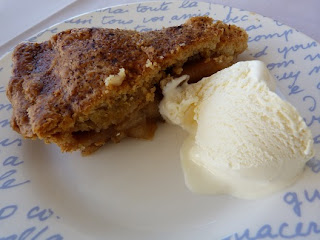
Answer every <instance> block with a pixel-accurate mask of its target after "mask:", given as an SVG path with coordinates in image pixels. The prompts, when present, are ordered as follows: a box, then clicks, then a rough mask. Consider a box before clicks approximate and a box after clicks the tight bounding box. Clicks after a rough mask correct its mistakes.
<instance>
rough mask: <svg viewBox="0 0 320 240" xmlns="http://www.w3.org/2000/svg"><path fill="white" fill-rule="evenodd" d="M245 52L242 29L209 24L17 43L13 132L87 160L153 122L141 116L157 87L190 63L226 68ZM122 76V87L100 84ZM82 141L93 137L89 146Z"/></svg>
mask: <svg viewBox="0 0 320 240" xmlns="http://www.w3.org/2000/svg"><path fill="white" fill-rule="evenodd" d="M246 47H247V34H246V33H245V31H244V30H242V29H240V28H238V27H235V26H230V25H227V24H224V23H222V22H217V23H212V19H211V18H208V17H195V18H191V19H189V20H188V21H187V22H186V23H185V24H183V25H181V26H176V27H170V28H165V29H163V30H158V31H151V32H146V33H138V32H135V31H131V30H119V29H98V28H82V29H71V30H67V31H63V32H61V33H58V34H56V35H55V36H53V37H52V38H51V39H50V40H48V41H46V42H43V43H39V44H38V43H22V44H20V45H18V46H17V47H16V48H15V50H14V53H13V62H14V67H13V76H12V78H11V80H10V82H9V86H8V89H7V96H8V98H9V100H10V101H11V102H12V106H13V116H12V121H11V123H12V127H13V128H14V129H15V130H16V131H17V132H19V133H21V134H22V135H23V136H24V137H26V138H40V139H44V140H45V141H46V142H48V143H50V142H55V143H57V144H58V145H59V146H60V147H61V149H62V151H73V150H77V149H82V150H84V151H86V150H85V149H86V148H87V151H88V153H90V152H91V151H90V150H88V149H91V148H92V147H93V148H94V147H99V146H101V145H103V144H104V142H105V141H107V140H108V139H114V140H115V141H117V139H116V138H117V136H119V135H130V133H129V132H130V131H134V130H132V129H138V126H139V125H141V126H142V125H143V124H145V123H146V122H148V121H149V120H148V119H157V118H159V114H158V113H157V111H156V113H155V112H154V110H153V111H150V110H148V109H150V107H149V106H155V104H154V101H155V96H156V95H157V94H155V92H156V91H158V90H157V89H158V84H159V82H160V81H161V79H163V78H166V77H168V76H170V74H171V75H172V74H174V73H173V69H176V68H179V67H180V68H181V67H182V65H183V64H184V63H185V62H186V61H188V59H189V60H190V59H192V58H194V57H195V58H202V59H204V58H217V59H220V58H221V57H222V58H225V59H229V61H230V63H231V62H232V61H233V60H234V58H235V57H236V56H237V55H238V54H240V53H241V52H243V51H244V50H245V49H246ZM121 69H123V70H124V76H121V78H123V79H121V80H123V81H122V83H121V82H120V83H121V84H120V85H117V84H114V85H112V84H109V85H108V84H106V82H105V80H106V79H107V78H108V77H110V76H117V75H118V74H119V72H120V70H121ZM153 109H154V107H153ZM137 113H139V114H137ZM138 115H139V116H138ZM140 118H141V119H140ZM135 119H139V121H136V120H135ZM128 121H129V122H135V121H136V124H131V125H132V126H129V125H130V124H129V125H128ZM130 129H131V130H130ZM136 132H137V131H136ZM140 133H141V131H140ZM87 135H90V136H99V135H100V136H99V137H97V139H98V138H99V140H92V141H89V142H88V141H87V140H84V139H85V138H86V137H85V136H87ZM102 135H103V137H101V136H102ZM87 138H90V137H87ZM91 138H92V139H94V138H93V137H91ZM119 139H120V138H119Z"/></svg>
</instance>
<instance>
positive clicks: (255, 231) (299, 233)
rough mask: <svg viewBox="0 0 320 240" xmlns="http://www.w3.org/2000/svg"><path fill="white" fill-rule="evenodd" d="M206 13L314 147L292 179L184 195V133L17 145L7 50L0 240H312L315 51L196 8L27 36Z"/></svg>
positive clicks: (131, 14)
mask: <svg viewBox="0 0 320 240" xmlns="http://www.w3.org/2000/svg"><path fill="white" fill-rule="evenodd" d="M195 15H209V16H211V17H213V18H215V19H221V20H224V21H225V22H227V23H230V24H237V25H239V26H241V27H244V28H245V29H246V30H247V31H248V33H249V36H250V39H249V48H248V50H247V51H246V52H245V53H244V54H243V55H242V56H241V57H240V59H242V60H245V59H260V60H263V61H264V62H265V63H266V64H268V68H269V69H270V70H271V72H272V73H273V74H274V75H275V77H276V78H277V80H278V81H277V83H278V88H279V89H280V90H281V92H282V93H283V94H284V95H285V97H286V99H287V100H289V101H290V102H291V103H292V104H293V105H295V106H296V107H297V109H298V110H299V111H300V113H301V114H302V115H303V116H304V118H305V121H306V122H307V124H308V125H309V126H310V128H311V129H312V132H313V135H314V141H315V147H316V150H317V155H316V157H315V158H314V159H313V160H312V161H310V162H309V163H308V166H307V167H306V171H305V173H304V175H303V177H302V179H301V180H299V181H298V182H297V183H296V184H295V185H294V186H292V187H291V188H288V189H286V190H285V191H283V192H279V193H276V194H274V195H272V196H269V197H266V198H263V199H260V200H255V201H245V200H239V199H235V198H232V197H229V196H199V195H194V194H192V193H191V192H189V191H188V190H187V188H186V187H185V185H184V181H183V174H182V171H181V167H180V162H179V161H180V160H179V148H180V145H181V143H182V140H183V138H184V136H185V134H184V133H183V132H182V130H180V129H179V128H178V127H174V126H169V125H167V124H161V125H160V126H159V129H158V131H157V133H156V136H155V138H154V140H152V141H143V140H134V139H127V140H125V141H123V142H121V143H120V144H108V145H106V146H105V147H103V148H102V149H100V150H99V151H98V152H96V153H95V154H93V155H92V156H90V157H86V158H83V157H81V156H80V154H79V153H77V152H76V153H71V154H70V153H68V154H62V153H60V150H59V149H58V147H56V146H55V145H45V144H44V143H43V142H41V141H31V140H23V139H21V136H19V135H18V134H17V133H15V132H13V131H12V130H11V128H10V126H9V124H8V120H9V119H10V115H11V108H10V105H9V102H8V100H7V98H6V95H5V88H6V85H7V82H8V80H9V77H10V71H11V56H10V53H9V54H8V55H7V56H5V57H3V58H2V60H1V61H0V199H1V201H0V239H36V240H38V239H51V240H53V239H228V240H236V239H243V240H246V239H250V240H256V239H288V238H289V239H319V234H320V212H319V207H320V193H319V190H318V187H319V180H320V175H319V174H318V173H319V172H320V156H319V152H320V151H319V148H320V46H319V44H318V43H317V42H315V41H314V40H312V39H310V38H308V37H307V36H305V35H303V34H301V33H299V32H297V31H296V30H294V29H292V28H290V27H288V26H285V25H282V24H281V23H279V22H277V21H274V20H271V19H269V18H265V17H262V16H260V15H257V14H254V13H251V12H247V11H242V10H238V9H232V8H230V7H224V6H220V5H213V4H209V3H200V2H198V3H197V2H191V1H184V2H173V3H170V2H154V3H142V4H135V5H128V6H120V7H113V8H108V9H104V10H98V11H96V12H92V13H88V14H85V15H82V16H77V17H75V18H72V19H69V20H67V21H65V22H64V23H61V24H58V25H56V26H53V27H51V28H49V29H46V30H45V31H43V32H41V33H39V34H38V35H37V36H34V37H32V38H30V39H29V41H43V40H46V39H48V38H49V37H50V36H51V35H52V34H54V33H57V32H59V31H61V30H64V29H67V28H74V27H93V26H94V27H108V28H116V27H118V28H127V29H136V30H138V31H145V30H151V29H159V28H162V27H163V26H170V25H177V24H180V23H182V22H184V21H185V20H186V19H187V18H188V17H190V16H195Z"/></svg>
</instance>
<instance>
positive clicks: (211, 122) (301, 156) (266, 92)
mask: <svg viewBox="0 0 320 240" xmlns="http://www.w3.org/2000/svg"><path fill="white" fill-rule="evenodd" d="M187 79H188V76H182V77H180V78H178V79H176V80H174V81H172V82H170V83H168V84H167V86H166V87H165V89H164V91H163V93H164V98H163V100H162V102H161V104H160V113H161V114H162V116H163V117H164V118H165V119H166V120H167V121H168V122H171V123H173V124H177V125H180V126H181V127H182V128H183V129H185V130H186V131H188V132H189V137H188V138H187V139H186V140H185V142H184V144H183V146H182V148H181V152H180V155H181V161H182V166H183V170H184V175H185V180H186V184H187V186H188V187H189V188H190V189H191V190H192V191H194V192H197V193H203V194H230V195H233V196H236V197H240V198H246V199H252V198H257V197H260V196H263V195H267V194H270V193H272V192H275V191H278V190H280V189H283V188H285V187H286V186H288V185H290V184H292V183H293V182H294V181H295V180H296V179H297V177H298V176H299V175H300V174H301V173H302V171H303V169H304V166H305V163H306V162H307V161H308V160H309V159H310V158H311V157H312V156H313V154H314V151H313V139H312V134H311V132H310V130H309V129H308V128H307V126H306V124H305V122H304V121H303V119H302V117H301V116H300V115H299V113H298V111H297V110H296V109H295V108H294V107H293V106H292V105H291V104H290V103H288V102H286V101H284V100H282V99H281V98H280V97H279V96H278V95H277V94H276V93H274V92H273V91H274V90H275V87H276V83H275V80H274V78H273V77H272V76H271V74H270V73H269V71H268V69H267V68H266V66H265V64H264V63H263V62H261V61H246V62H239V63H236V64H234V65H233V66H231V67H229V68H227V69H224V70H222V71H220V72H218V73H216V74H214V75H212V76H210V77H208V78H204V79H202V80H201V81H199V82H198V83H195V84H188V83H187Z"/></svg>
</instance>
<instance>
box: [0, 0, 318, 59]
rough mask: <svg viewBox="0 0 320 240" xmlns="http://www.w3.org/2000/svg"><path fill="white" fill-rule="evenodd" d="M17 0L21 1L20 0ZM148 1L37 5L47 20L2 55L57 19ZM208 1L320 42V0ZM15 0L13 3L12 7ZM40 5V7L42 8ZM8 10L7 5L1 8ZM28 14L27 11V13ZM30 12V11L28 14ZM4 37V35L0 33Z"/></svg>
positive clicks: (4, 48)
mask: <svg viewBox="0 0 320 240" xmlns="http://www.w3.org/2000/svg"><path fill="white" fill-rule="evenodd" d="M13 1H16V2H17V4H18V1H19V0H13ZM143 1H145V2H147V1H150V0H77V1H75V2H74V3H72V4H71V5H69V6H67V7H65V8H64V9H62V10H60V11H59V12H56V13H55V14H53V15H51V14H50V9H48V8H46V7H44V4H43V5H42V6H35V7H38V8H37V9H35V13H36V12H37V11H47V12H48V16H50V17H48V18H47V19H45V20H44V21H42V22H40V23H38V24H36V25H35V26H33V27H32V28H29V29H28V30H27V31H25V32H23V33H21V34H20V35H18V36H17V37H15V38H13V39H12V40H10V41H9V42H7V43H6V44H4V45H3V46H1V47H0V56H2V55H3V54H5V53H6V52H8V51H9V50H10V49H11V48H13V47H14V46H15V45H17V44H18V43H19V42H21V41H23V40H24V39H27V38H29V37H30V36H32V35H34V34H36V33H38V32H40V31H41V30H43V29H45V28H48V27H50V26H52V25H53V24H55V23H58V22H61V21H63V20H65V19H67V18H70V17H73V16H75V15H79V14H82V13H85V12H89V11H93V10H95V9H99V8H104V7H111V6H115V5H121V4H129V3H136V2H143ZM188 1H189V0H188ZM205 1H206V2H211V3H217V4H223V5H228V6H232V7H236V8H240V9H245V10H248V11H252V12H256V13H258V14H261V15H263V16H267V17H270V18H272V19H275V20H278V21H280V22H282V23H284V24H286V25H288V26H291V27H293V28H295V29H297V30H299V31H300V32H302V33H304V34H306V35H308V36H310V37H311V38H313V39H315V40H316V41H318V42H320V28H319V27H318V23H320V14H318V11H317V10H318V9H320V1H319V0H304V1H301V0H268V1H262V0H205ZM12 6H14V4H10V7H12ZM0 7H1V6H0ZM39 8H41V9H39ZM2 10H3V11H6V10H8V9H2ZM25 14H26V15H27V13H25ZM29 15H30V14H29ZM16 19H17V21H19V20H20V21H21V20H22V19H25V16H24V14H23V13H22V14H20V15H19V17H17V18H16ZM8 25H9V26H6V28H4V29H1V30H2V33H1V35H3V36H4V35H5V34H6V32H7V31H9V29H10V22H9V23H8ZM0 37H1V36H0Z"/></svg>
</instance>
